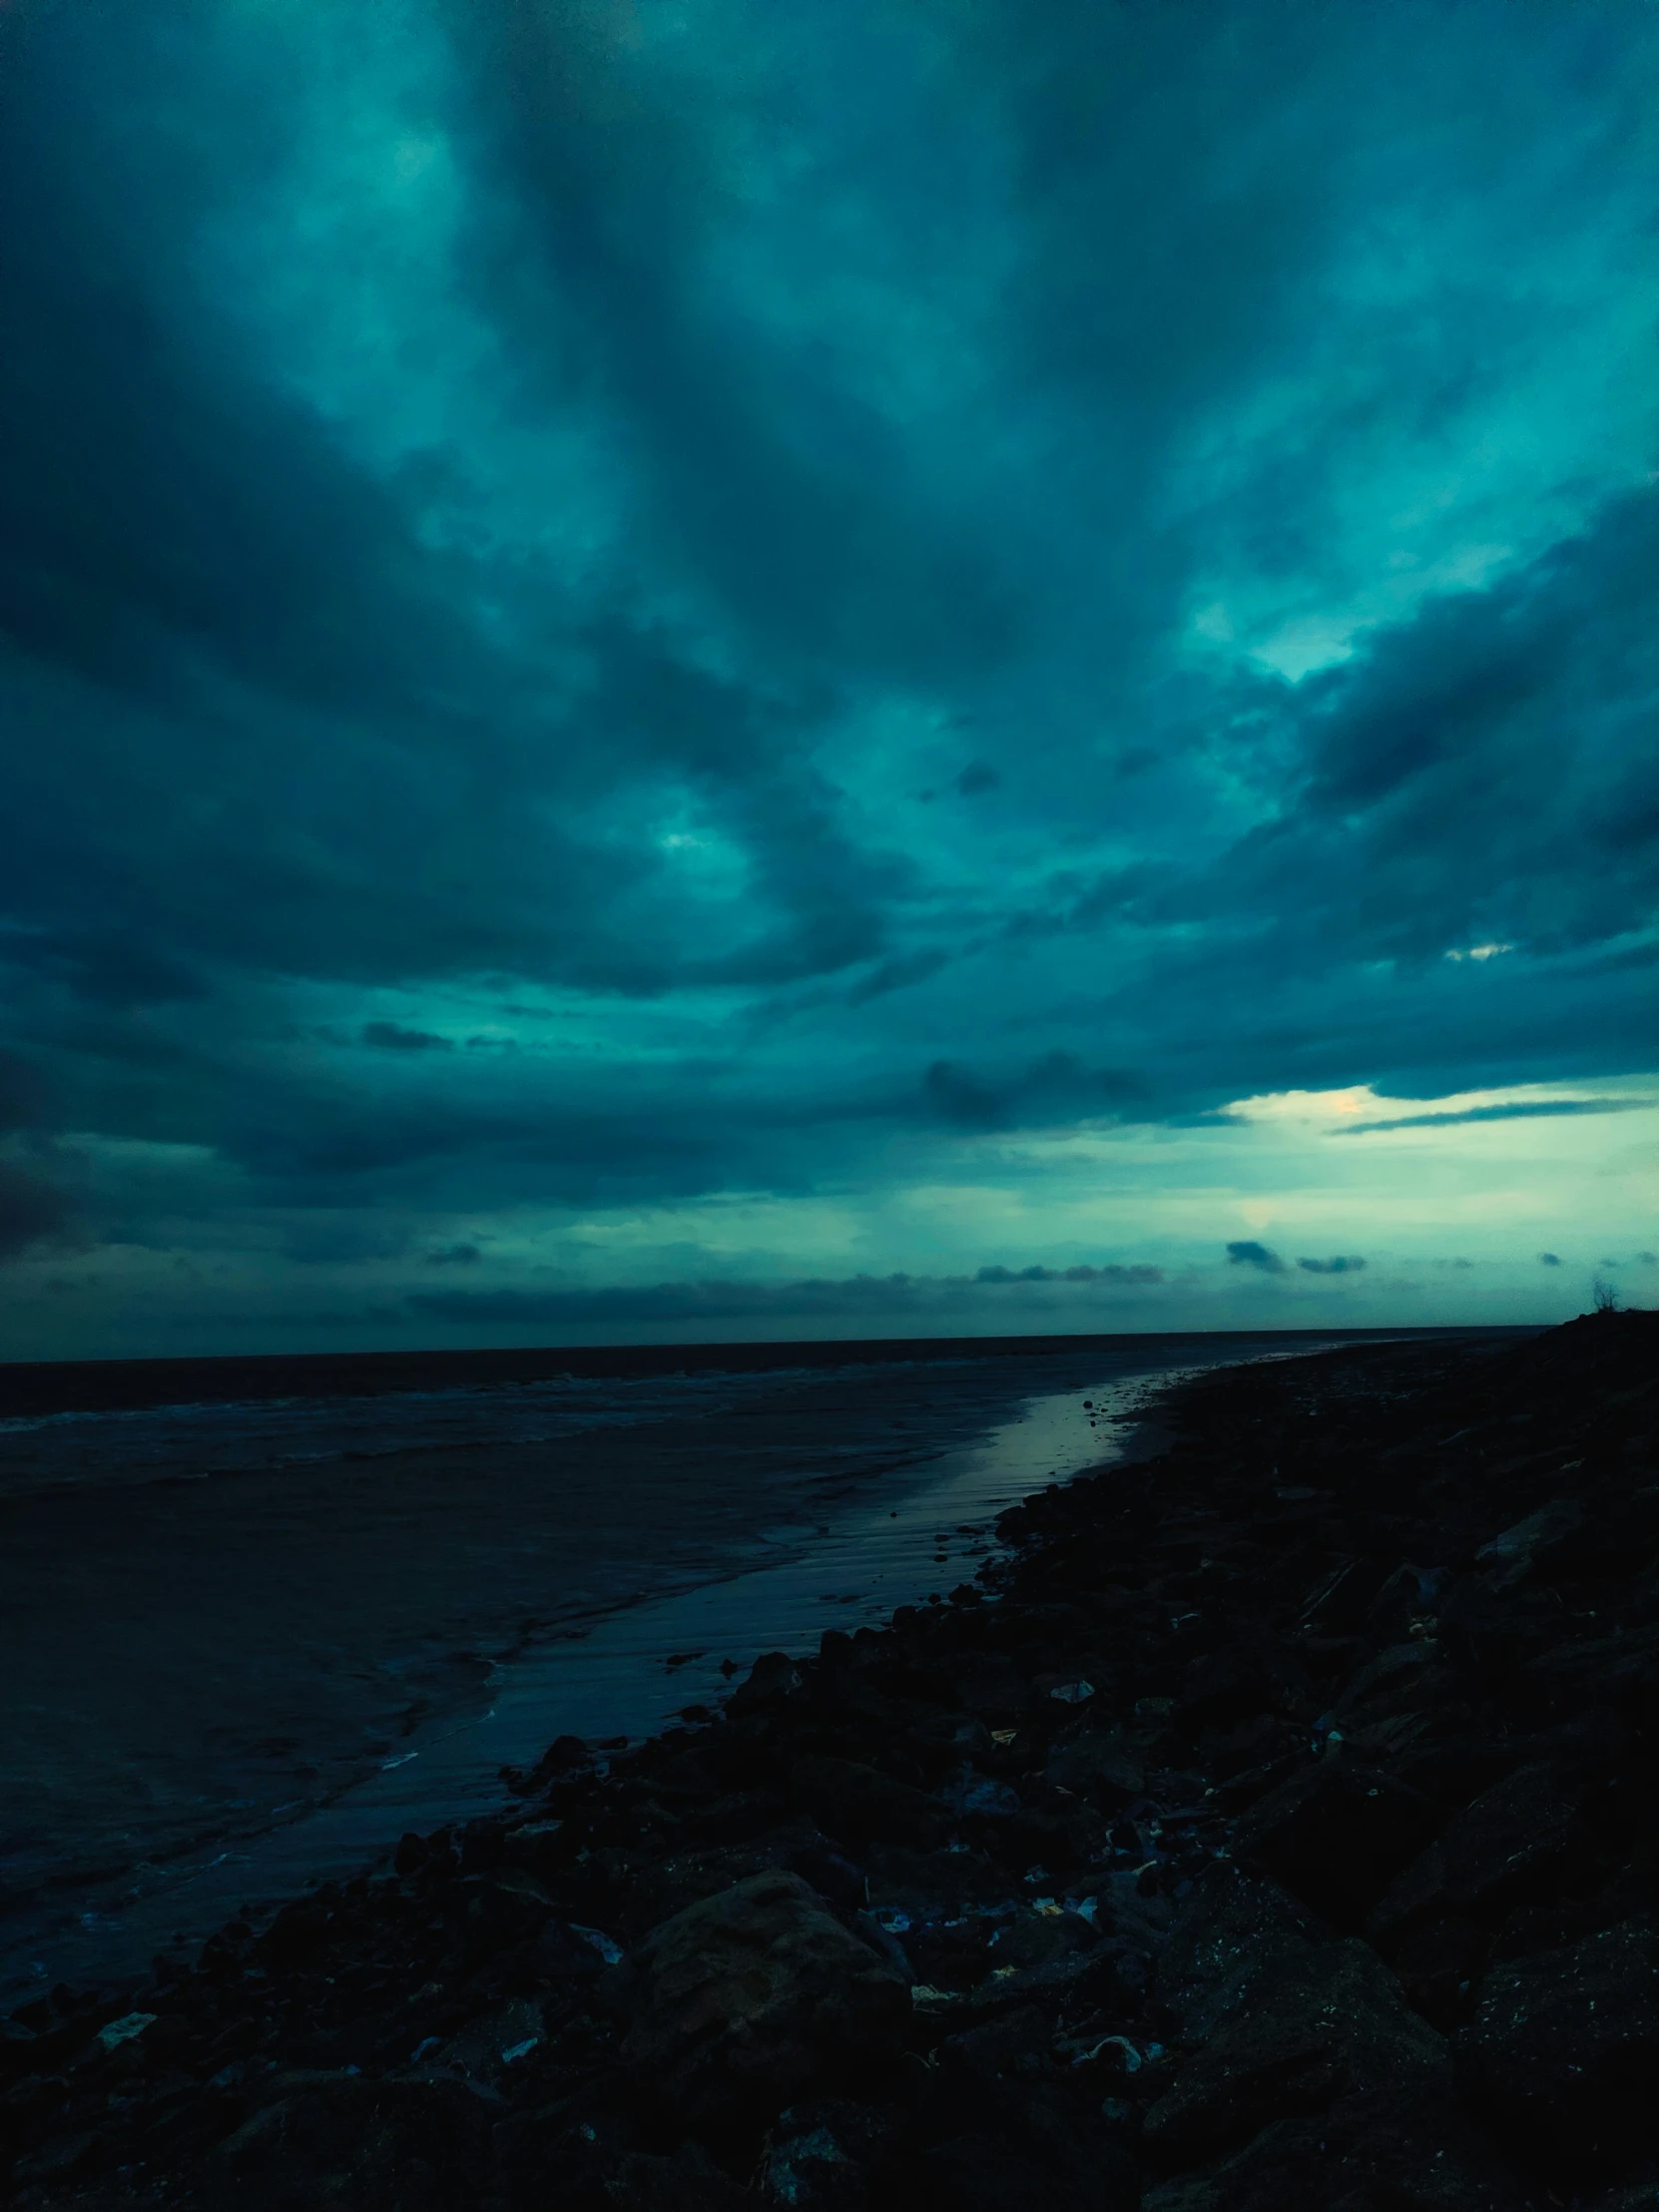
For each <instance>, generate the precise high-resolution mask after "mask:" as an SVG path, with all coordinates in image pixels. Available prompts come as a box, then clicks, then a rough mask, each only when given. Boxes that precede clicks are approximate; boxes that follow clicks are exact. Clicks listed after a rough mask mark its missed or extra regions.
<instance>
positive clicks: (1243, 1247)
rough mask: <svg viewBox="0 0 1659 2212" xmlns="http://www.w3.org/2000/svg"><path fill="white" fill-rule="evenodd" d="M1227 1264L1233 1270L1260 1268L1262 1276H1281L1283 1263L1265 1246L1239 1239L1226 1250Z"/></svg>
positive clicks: (1252, 1240)
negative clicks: (1233, 1268)
mask: <svg viewBox="0 0 1659 2212" xmlns="http://www.w3.org/2000/svg"><path fill="white" fill-rule="evenodd" d="M1227 1259H1228V1264H1229V1266H1231V1267H1235V1268H1260V1269H1261V1271H1262V1273H1263V1274H1264V1275H1283V1274H1284V1273H1285V1263H1284V1261H1283V1260H1282V1259H1280V1257H1279V1255H1278V1253H1277V1252H1274V1251H1273V1250H1272V1249H1271V1248H1270V1247H1269V1246H1267V1245H1265V1244H1257V1243H1256V1242H1255V1240H1254V1239H1253V1238H1248V1237H1241V1238H1239V1239H1238V1240H1237V1241H1236V1242H1235V1243H1233V1244H1230V1245H1229V1246H1228V1248H1227Z"/></svg>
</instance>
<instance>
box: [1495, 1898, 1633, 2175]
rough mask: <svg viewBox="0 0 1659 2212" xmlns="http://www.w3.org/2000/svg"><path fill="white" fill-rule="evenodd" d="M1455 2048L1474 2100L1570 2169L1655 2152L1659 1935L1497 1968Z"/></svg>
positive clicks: (1588, 1941) (1615, 1934) (1611, 1932)
mask: <svg viewBox="0 0 1659 2212" xmlns="http://www.w3.org/2000/svg"><path fill="white" fill-rule="evenodd" d="M1454 2047H1455V2051H1456V2058H1457V2067H1458V2073H1459V2076H1460V2079H1461V2080H1462V2082H1463V2085H1464V2087H1465V2089H1466V2091H1467V2093H1468V2095H1469V2096H1470V2097H1471V2098H1472V2099H1473V2100H1474V2101H1475V2102H1476V2103H1477V2104H1478V2105H1479V2106H1481V2107H1482V2108H1484V2109H1485V2110H1486V2111H1487V2112H1489V2113H1490V2114H1491V2115H1492V2116H1493V2117H1495V2118H1496V2119H1497V2120H1498V2121H1499V2123H1500V2124H1502V2125H1503V2126H1505V2127H1512V2128H1517V2129H1520V2130H1521V2131H1523V2132H1524V2134H1525V2135H1526V2136H1527V2137H1528V2138H1529V2139H1530V2140H1531V2141H1532V2142H1533V2143H1535V2144H1536V2145H1537V2147H1538V2148H1539V2150H1540V2151H1542V2152H1543V2154H1544V2155H1545V2156H1546V2157H1548V2158H1550V2159H1551V2160H1553V2161H1557V2162H1559V2163H1560V2165H1561V2166H1562V2167H1563V2168H1564V2169H1567V2170H1571V2171H1578V2170H1580V2169H1582V2168H1585V2167H1588V2168H1589V2169H1590V2170H1592V2171H1599V2172H1601V2173H1602V2174H1603V2175H1608V2176H1610V2175H1611V2174H1612V2173H1614V2172H1616V2171H1617V2169H1618V2168H1620V2167H1621V2166H1623V2165H1625V2164H1626V2163H1627V2162H1628V2161H1629V2160H1630V2159H1631V2158H1632V2157H1633V2156H1634V2155H1635V2154H1636V2153H1637V2152H1638V2151H1641V2150H1643V2149H1659V2105H1656V2103H1655V2100H1654V2096H1653V2083H1654V2079H1655V2077H1656V2075H1659V1934H1656V1933H1655V1930H1654V1928H1653V1925H1652V1923H1651V1922H1649V1921H1647V1920H1646V1919H1641V1920H1633V1921H1626V1922H1624V1923H1622V1924H1621V1925H1620V1926H1619V1927H1617V1928H1610V1929H1605V1930H1603V1931H1602V1932H1601V1934H1599V1935H1596V1936H1586V1937H1585V1938H1584V1940H1583V1941H1582V1942H1577V1943H1568V1944H1566V1945H1564V1946H1563V1947H1562V1948H1560V1949H1558V1950H1545V1951H1535V1952H1533V1953H1532V1955H1531V1956H1529V1957H1525V1958H1513V1959H1509V1960H1507V1961H1505V1962H1504V1963H1502V1964H1500V1965H1495V1966H1493V1967H1492V1968H1491V1969H1490V1970H1489V1971H1488V1973H1487V1975H1486V1979H1485V1982H1484V1984H1483V1986H1482V1988H1481V1992H1480V2007H1479V2010H1478V2012H1477V2013H1476V2015H1475V2018H1474V2019H1473V2021H1472V2022H1471V2023H1470V2024H1469V2026H1467V2027H1466V2028H1464V2029H1463V2031H1462V2032H1461V2034H1459V2036H1458V2037H1457V2039H1456V2044H1455V2046H1454Z"/></svg>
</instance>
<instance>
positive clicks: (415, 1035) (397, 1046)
mask: <svg viewBox="0 0 1659 2212" xmlns="http://www.w3.org/2000/svg"><path fill="white" fill-rule="evenodd" d="M362 1040H363V1043H364V1044H372V1045H377V1046H378V1047H379V1049H380V1050H381V1051H382V1052H453V1051H454V1049H455V1048H454V1046H453V1045H452V1044H451V1043H450V1041H449V1039H448V1038H447V1037H440V1036H438V1035H437V1034H436V1033H435V1032H434V1031H432V1030H430V1029H404V1028H401V1027H400V1026H399V1025H398V1024H397V1023H396V1022H395V1021H365V1022H364V1023H363V1027H362Z"/></svg>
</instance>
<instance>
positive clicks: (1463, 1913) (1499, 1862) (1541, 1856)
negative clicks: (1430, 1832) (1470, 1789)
mask: <svg viewBox="0 0 1659 2212" xmlns="http://www.w3.org/2000/svg"><path fill="white" fill-rule="evenodd" d="M1582 1842H1583V1839H1582V1836H1581V1833H1580V1829H1579V1823H1578V1797H1577V1792H1576V1791H1575V1790H1574V1789H1573V1788H1572V1787H1571V1785H1570V1783H1569V1782H1568V1781H1567V1780H1566V1779H1565V1778H1563V1777H1562V1775H1561V1774H1560V1772H1559V1771H1558V1770H1557V1769H1555V1768H1553V1767H1546V1766H1541V1765H1540V1766H1528V1767H1522V1768H1521V1769H1519V1771H1518V1772H1516V1773H1514V1774H1511V1775H1509V1776H1507V1777H1505V1779H1504V1780H1503V1781H1501V1782H1498V1783H1494V1784H1493V1786H1492V1787H1491V1789H1489V1790H1486V1791H1484V1792H1483V1793H1482V1794H1481V1795H1480V1796H1479V1797H1477V1798H1476V1799H1475V1801H1474V1803H1473V1804H1472V1805H1470V1806H1467V1807H1466V1808H1465V1809H1464V1810H1463V1811H1462V1812H1461V1813H1459V1814H1458V1815H1457V1816H1456V1818H1455V1819H1454V1820H1452V1821H1451V1822H1450V1823H1449V1824H1448V1825H1447V1826H1446V1827H1445V1829H1444V1830H1443V1832H1442V1833H1441V1834H1440V1835H1439V1836H1438V1837H1437V1838H1436V1839H1435V1840H1434V1842H1432V1843H1431V1844H1429V1845H1428V1846H1427V1848H1426V1849H1425V1850H1424V1851H1423V1852H1422V1853H1421V1855H1420V1856H1419V1857H1418V1858H1417V1859H1415V1860H1414V1861H1413V1862H1412V1863H1411V1865H1409V1866H1408V1867H1406V1868H1405V1869H1403V1871H1402V1872H1401V1873H1400V1874H1399V1875H1398V1876H1397V1877H1396V1879H1395V1880H1394V1881H1393V1882H1392V1883H1391V1884H1390V1886H1389V1888H1388V1889H1387V1891H1386V1892H1385V1894H1384V1895H1383V1898H1382V1899H1381V1900H1380V1901H1379V1903H1378V1905H1377V1908H1376V1910H1375V1912H1374V1913H1373V1915H1372V1920H1371V1929H1372V1933H1373V1935H1374V1936H1375V1937H1376V1938H1377V1939H1378V1940H1379V1941H1380V1942H1386V1941H1388V1940H1389V1939H1390V1938H1391V1937H1393V1936H1396V1935H1397V1934H1398V1933H1399V1932H1400V1931H1402V1930H1404V1929H1406V1928H1408V1927H1410V1926H1411V1924H1412V1923H1413V1922H1416V1921H1420V1920H1426V1919H1430V1918H1434V1919H1444V1918H1448V1917H1452V1916H1456V1917H1459V1918H1464V1919H1472V1920H1480V1921H1484V1922H1486V1923H1488V1924H1489V1925H1495V1923H1496V1921H1497V1920H1498V1919H1500V1918H1501V1917H1502V1915H1503V1914H1505V1913H1507V1912H1509V1911H1511V1910H1512V1909H1513V1908H1514V1907H1515V1906H1516V1905H1519V1904H1523V1903H1526V1902H1527V1901H1529V1900H1530V1899H1531V1898H1534V1897H1536V1896H1537V1895H1539V1894H1540V1892H1544V1891H1547V1890H1549V1889H1551V1888H1553V1887H1554V1886H1555V1885H1556V1884H1558V1883H1559V1882H1560V1880H1561V1879H1562V1876H1563V1875H1564V1874H1565V1872H1566V1871H1567V1870H1568V1868H1569V1867H1570V1866H1571V1864H1572V1862H1573V1860H1574V1858H1575V1857H1576V1856H1577V1855H1578V1854H1579V1852H1580V1850H1581V1848H1582Z"/></svg>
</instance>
